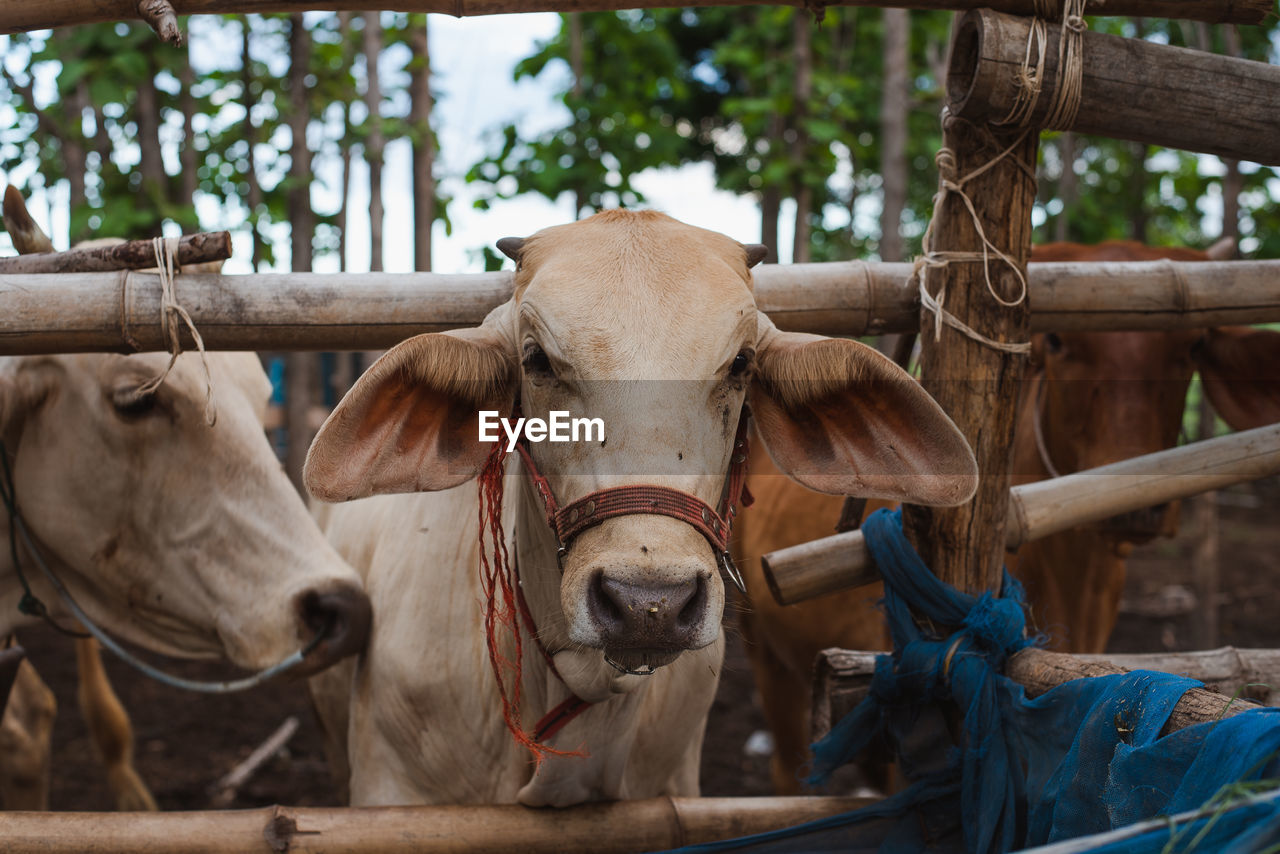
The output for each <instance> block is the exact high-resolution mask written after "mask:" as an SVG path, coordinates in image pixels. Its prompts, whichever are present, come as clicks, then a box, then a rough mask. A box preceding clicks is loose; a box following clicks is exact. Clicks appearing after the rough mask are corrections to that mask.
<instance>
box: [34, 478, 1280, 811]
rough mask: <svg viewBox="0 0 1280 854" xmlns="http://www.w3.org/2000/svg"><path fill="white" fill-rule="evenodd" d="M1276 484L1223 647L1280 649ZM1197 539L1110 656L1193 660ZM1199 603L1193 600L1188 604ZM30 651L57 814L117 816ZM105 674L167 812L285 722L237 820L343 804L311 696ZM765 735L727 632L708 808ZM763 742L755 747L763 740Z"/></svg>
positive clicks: (59, 647)
mask: <svg viewBox="0 0 1280 854" xmlns="http://www.w3.org/2000/svg"><path fill="white" fill-rule="evenodd" d="M1277 506H1280V481H1275V480H1272V481H1264V482H1260V483H1258V484H1253V485H1247V486H1243V487H1238V488H1233V489H1232V490H1230V491H1228V492H1225V493H1221V494H1220V498H1219V500H1218V507H1219V511H1220V519H1221V522H1220V565H1221V573H1222V577H1221V585H1220V592H1219V594H1218V597H1217V603H1216V604H1217V607H1218V613H1219V617H1220V636H1219V640H1218V643H1219V644H1233V645H1235V646H1243V647H1280V619H1277V615H1278V614H1280V526H1277V525H1276V524H1275V519H1276V515H1275V508H1276V507H1277ZM1196 537H1197V532H1196V531H1194V530H1193V529H1192V525H1190V524H1189V521H1188V515H1187V514H1186V513H1184V516H1183V525H1182V532H1181V533H1180V534H1179V536H1178V538H1176V539H1174V540H1163V541H1158V542H1155V543H1152V544H1149V545H1147V546H1144V547H1142V548H1140V549H1138V550H1137V551H1135V553H1134V556H1133V558H1132V559H1131V561H1130V571H1129V578H1128V581H1127V585H1126V592H1125V602H1126V609H1127V610H1126V613H1123V614H1122V616H1121V621H1120V624H1119V626H1118V627H1117V629H1116V632H1115V634H1114V636H1113V639H1112V649H1113V650H1115V651H1123V652H1152V651H1159V650H1164V649H1190V648H1192V647H1191V646H1190V645H1189V644H1190V639H1191V618H1190V609H1194V608H1196V607H1199V605H1198V603H1196V602H1195V601H1194V596H1193V595H1192V594H1190V592H1189V591H1190V589H1191V586H1190V577H1191V576H1190V568H1189V562H1188V556H1189V554H1190V550H1191V547H1192V546H1193V544H1194V543H1195V541H1196ZM1189 596H1190V597H1191V598H1189ZM21 641H22V643H23V645H24V646H26V648H27V650H28V651H29V653H30V657H31V659H32V661H33V662H34V663H35V665H36V666H37V668H38V669H39V671H40V672H41V674H42V675H43V676H44V678H45V680H46V681H48V682H49V684H50V685H51V686H52V687H53V689H54V691H55V693H56V694H57V696H58V701H59V705H60V708H59V711H58V716H57V722H56V725H55V732H54V738H55V755H54V780H53V787H52V807H53V808H54V809H57V810H106V809H110V808H111V807H112V804H111V800H110V796H109V793H108V791H107V788H106V785H105V782H104V780H103V774H102V771H101V768H100V767H99V766H98V764H97V763H96V762H95V761H94V759H93V757H92V752H91V747H90V743H89V740H88V736H87V733H86V731H85V726H84V723H83V722H82V721H81V719H80V715H79V713H78V711H77V709H76V700H75V667H74V656H73V652H72V649H71V644H70V642H69V641H68V640H67V639H65V638H63V637H61V636H59V635H57V634H55V633H54V632H52V631H51V630H48V629H43V628H41V629H33V630H30V631H26V632H24V633H23V635H22V637H21ZM107 667H108V669H109V671H110V673H111V676H112V678H113V680H114V684H115V685H116V688H117V691H118V692H119V693H120V696H121V699H122V700H123V701H124V703H125V705H126V706H127V707H128V709H129V711H130V713H131V714H132V716H133V722H134V727H135V734H136V739H137V756H138V767H139V770H140V772H141V774H142V776H143V778H144V779H145V780H146V781H147V782H148V783H149V784H150V786H151V787H152V790H153V791H154V793H155V795H156V799H157V801H158V802H159V804H160V806H161V808H162V809H166V810H183V809H204V808H208V806H209V787H210V785H211V784H213V783H214V782H215V781H216V780H218V779H219V778H220V777H221V776H222V775H224V774H226V773H227V772H228V771H229V770H230V769H231V768H233V767H235V765H236V764H237V763H238V762H240V761H241V760H242V759H243V758H244V757H245V756H247V755H248V754H249V752H250V751H251V750H252V749H253V748H254V747H255V746H256V745H258V744H259V743H260V742H261V741H262V740H263V739H265V738H266V737H267V736H268V735H270V734H271V733H272V732H273V731H274V730H275V729H276V728H277V727H278V726H279V725H280V724H281V723H282V722H283V721H284V720H285V719H286V718H287V717H289V716H290V715H295V716H297V717H298V719H299V721H300V723H301V726H300V728H299V730H298V732H297V734H296V735H295V736H294V737H293V738H292V740H291V741H290V742H289V744H288V746H287V748H286V749H285V750H284V751H282V752H281V753H279V754H277V756H276V757H275V758H274V759H273V760H271V761H270V762H269V763H268V764H267V765H266V766H265V767H264V768H263V770H262V771H261V772H260V773H259V774H258V775H257V776H255V777H254V778H253V779H252V780H251V781H250V782H249V784H248V785H246V786H245V787H244V788H243V790H242V791H241V792H240V794H239V796H238V798H237V799H236V801H235V802H234V804H233V806H234V807H253V806H263V805H268V804H272V803H279V804H290V805H298V806H303V805H315V806H319V805H334V804H336V803H337V800H336V796H335V792H334V790H333V787H332V786H331V785H330V782H329V777H328V771H327V768H326V765H325V761H324V756H323V753H322V750H321V745H320V735H319V731H318V728H317V726H316V723H315V720H314V718H313V716H312V713H311V710H310V708H309V706H308V703H307V698H306V691H305V689H304V687H303V686H302V685H300V684H297V683H285V684H280V685H275V686H269V687H267V688H263V689H259V690H257V691H254V692H251V693H249V694H240V695H233V696H224V697H220V696H209V697H206V696H196V695H192V694H188V693H185V692H181V691H177V690H174V689H170V688H166V687H164V686H162V685H159V684H156V683H154V682H152V681H150V680H148V679H145V678H143V677H139V676H137V675H135V674H134V673H133V672H132V671H130V670H127V669H125V668H124V666H123V665H121V664H119V663H118V662H117V661H115V660H114V659H111V657H110V656H108V661H107ZM173 669H174V670H176V671H177V672H180V673H183V674H185V675H189V676H204V677H210V676H214V675H220V676H225V675H226V670H225V668H222V667H218V666H216V665H208V664H198V663H185V664H184V663H175V665H174V666H173ZM763 728H764V720H763V718H762V716H761V714H760V711H759V708H758V706H757V703H756V701H755V699H754V689H753V686H752V681H751V671H750V668H749V666H748V664H747V660H746V656H745V654H744V652H743V648H742V641H741V638H740V636H739V635H738V633H737V632H736V630H735V629H734V628H733V627H732V626H731V627H730V644H729V657H728V661H727V663H726V666H725V671H724V678H723V679H722V681H721V685H720V691H719V694H718V696H717V698H716V701H715V706H714V708H713V709H712V712H711V718H710V720H709V722H708V725H707V741H706V749H705V751H704V756H703V766H702V767H703V771H702V786H703V793H704V794H705V795H764V794H770V793H771V792H770V788H769V783H768V760H767V758H766V756H764V755H761V754H760V753H759V751H754V752H752V753H748V752H746V751H745V750H744V748H745V746H746V745H747V743H748V740H749V739H750V738H751V736H752V734H753V733H755V732H757V731H758V730H762V729H763ZM757 740H758V739H757Z"/></svg>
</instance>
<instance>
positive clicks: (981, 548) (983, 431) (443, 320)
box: [0, 0, 1280, 852]
mask: <svg viewBox="0 0 1280 854" xmlns="http://www.w3.org/2000/svg"><path fill="white" fill-rule="evenodd" d="M717 2H718V0H717ZM371 5H374V4H370V3H366V2H356V0H329V2H318V0H309V2H308V0H172V2H166V0H155V2H150V0H143V2H138V0H38V1H37V0H8V2H6V3H4V4H3V8H0V32H15V31H19V30H26V29H34V28H43V27H56V26H64V25H70V24H73V23H83V22H89V21H99V20H119V19H128V18H136V17H141V18H143V19H145V20H147V21H148V22H149V23H151V24H152V25H153V26H154V27H155V28H156V29H157V30H158V31H159V32H160V33H161V34H162V35H163V36H165V37H166V38H171V39H172V38H177V37H180V33H179V31H178V29H177V23H176V20H175V18H174V14H175V13H177V14H189V13H229V12H276V11H289V10H294V11H296V10H300V9H304V8H325V9H356V8H367V7H370V6H371ZM389 5H390V6H391V7H393V8H395V9H397V10H403V11H418V12H421V11H429V12H440V13H445V14H453V15H458V16H464V15H482V14H496V13H500V12H519V11H582V10H601V9H615V8H627V7H629V6H631V5H632V4H630V3H627V2H614V0H581V2H568V1H567V0H564V1H563V2H557V0H476V2H467V0H456V2H455V0H448V2H444V0H442V2H434V0H398V2H393V3H390V4H389ZM795 5H800V6H803V7H804V8H814V7H815V4H812V3H809V2H805V3H798V2H797V3H796V4H795ZM823 5H827V4H824V3H818V4H816V7H817V8H818V9H821V7H822V6H823ZM830 5H880V4H879V3H875V4H872V3H865V4H864V3H858V2H853V3H834V4H830ZM891 5H895V6H905V7H908V8H931V9H933V8H946V9H952V10H957V11H960V12H963V13H964V14H963V15H961V16H958V18H957V21H956V24H955V27H954V31H953V45H952V54H951V58H950V65H949V74H948V82H947V94H948V100H949V104H948V107H947V108H946V110H945V111H944V115H943V140H944V141H943V150H942V152H940V154H939V158H938V165H939V168H940V173H941V186H940V190H939V198H938V201H937V204H936V207H935V211H934V219H933V222H932V224H931V225H930V230H929V232H928V233H927V235H926V244H925V247H924V249H925V253H924V255H923V256H922V258H921V259H920V261H919V262H917V264H916V265H914V266H913V265H907V264H874V263H863V262H846V263H835V264H811V265H794V266H776V267H768V266H767V267H763V268H759V269H758V270H757V271H756V273H755V281H756V293H757V302H758V305H759V307H760V309H761V310H763V311H765V312H766V313H768V314H769V315H770V316H771V317H772V318H773V319H774V320H775V322H776V323H777V324H778V326H779V327H780V328H784V329H788V330H795V331H807V332H819V333H824V334H837V335H863V334H878V333H885V332H908V331H912V332H914V331H917V330H918V331H919V332H920V339H921V342H922V355H921V381H922V383H923V384H924V387H925V388H926V389H927V390H928V391H929V392H930V393H931V394H932V395H933V397H934V398H935V399H936V400H937V401H938V402H939V403H940V404H941V405H942V407H943V409H944V410H945V411H946V412H947V414H948V415H949V416H950V417H951V418H952V419H953V420H954V421H955V423H956V424H957V425H958V426H959V427H960V429H961V431H962V432H963V433H964V434H965V436H966V437H967V439H968V440H969V442H970V444H971V445H972V448H973V450H974V453H975V455H976V457H977V460H978V464H979V470H980V471H981V472H982V475H983V477H982V479H981V482H980V484H979V487H978V493H977V495H976V496H975V497H974V498H973V500H971V501H970V502H969V503H967V504H965V505H962V506H960V507H955V508H923V507H913V506H909V507H906V508H904V510H903V530H904V532H905V535H906V539H907V540H908V541H909V542H910V545H911V546H913V547H914V549H915V551H916V552H917V553H918V554H919V555H920V557H921V559H922V560H923V562H924V564H926V565H927V566H928V567H930V568H931V569H932V571H933V572H934V573H935V574H936V576H937V578H938V579H939V580H940V581H942V582H945V583H947V584H949V585H951V586H953V587H954V588H956V589H958V590H959V591H960V592H961V593H966V594H974V595H976V594H980V593H983V592H984V591H998V590H1000V588H1001V586H1002V565H1003V558H1004V552H1005V549H1006V548H1007V547H1010V546H1013V545H1016V544H1018V543H1021V542H1023V541H1025V540H1028V539H1032V538H1035V537H1039V536H1044V535H1046V534H1048V533H1051V532H1053V531H1056V530H1061V529H1063V528H1067V527H1070V526H1073V525H1077V524H1084V523H1087V522H1090V521H1093V520H1097V519H1101V518H1105V517H1107V516H1111V515H1115V514H1117V513H1121V512H1126V511H1129V510H1133V509H1138V508H1141V507H1146V506H1150V505H1151V504H1155V503H1160V502H1163V501H1167V500H1170V499H1172V498H1176V497H1180V496H1186V495H1190V494H1194V493H1197V492H1202V491H1206V490H1211V489H1218V488H1221V487H1222V486H1225V485H1227V484H1230V483H1234V482H1239V481H1242V480H1247V479H1252V478H1259V477H1264V476H1267V475H1273V474H1276V473H1280V425H1273V426H1271V427H1264V428H1260V429H1257V430H1253V431H1249V432H1246V433H1241V434H1237V435H1234V436H1230V437H1225V438H1220V439H1215V440H1211V441H1207V442H1203V443H1197V444H1193V445H1190V446H1187V447H1184V448H1180V449H1176V450H1171V451H1167V452H1163V453H1161V454H1156V455H1152V456H1150V457H1145V458H1139V459H1136V460H1131V461H1128V462H1125V463H1119V464H1115V465H1113V466H1108V467H1105V468H1104V469H1101V470H1096V471H1091V472H1082V473H1077V474H1075V475H1070V476H1067V477H1063V478H1059V479H1056V480H1052V481H1045V482H1041V483H1037V484H1034V485H1030V486H1024V487H1019V488H1017V489H1013V490H1011V489H1010V476H1009V463H1010V459H1011V442H1012V438H1013V432H1014V420H1015V407H1016V402H1017V398H1018V386H1019V383H1020V381H1021V379H1022V375H1023V370H1024V364H1025V362H1026V351H1027V349H1028V345H1027V344H1026V342H1027V341H1028V340H1029V336H1030V334H1031V333H1032V332H1033V331H1051V330H1052V331H1061V330H1138V329H1171V328H1191V327H1200V326H1208V325H1212V324H1219V323H1265V322H1278V321H1280V287H1277V286H1276V284H1275V283H1276V282H1277V281H1280V261H1255V262H1244V261H1241V262H1221V263H1213V262H1211V263H1194V264H1187V263H1178V262H1171V261H1161V262H1130V263H1060V264H1044V265H1037V266H1036V267H1034V268H1032V269H1031V270H1030V271H1028V267H1027V258H1028V254H1029V250H1030V242H1031V228H1032V226H1031V212H1032V205H1033V203H1034V200H1035V197H1036V179H1035V165H1036V154H1037V146H1038V134H1039V130H1040V129H1041V128H1045V129H1059V130H1069V129H1073V128H1074V129H1079V130H1081V131H1087V132H1089V133H1095V134H1102V135H1107V136H1112V137H1116V138H1121V139H1132V140H1140V141H1144V142H1150V143H1157V144H1161V145H1166V146H1170V147H1178V148H1185V149H1187V150H1191V151H1199V152H1206V153H1212V154H1218V155H1223V156H1230V157H1237V158H1241V159H1246V160H1253V161H1258V162H1262V163H1267V164H1276V163H1280V132H1278V131H1280V68H1275V67H1271V66H1267V65H1263V64H1260V63H1255V62H1249V61H1245V60H1237V59H1229V58H1223V57H1217V56H1212V55H1209V54H1205V53H1201V52H1196V51H1191V50H1184V49H1179V48H1174V47H1168V46H1161V45H1155V44H1150V43H1146V42H1141V41H1135V40H1127V39H1121V38H1115V37H1110V36H1103V35H1095V34H1092V33H1088V32H1085V31H1084V29H1083V27H1082V26H1081V16H1082V15H1084V14H1087V13H1091V12H1101V11H1104V6H1105V12H1106V13H1107V14H1111V15H1134V16H1161V17H1174V18H1184V19H1192V20H1200V21H1207V22H1232V23H1240V24H1256V23H1259V22H1260V21H1261V20H1262V19H1263V17H1264V16H1266V15H1267V14H1269V13H1270V12H1271V11H1272V4H1271V3H1270V2H1267V0H1247V2H1241V1H1240V0H1107V2H1106V3H1105V4H1104V3H1102V2H1094V0H1089V2H1085V0H1067V2H1066V3H1065V7H1061V6H1059V5H1058V4H1056V3H1053V2H1046V0H997V2H991V3H982V2H979V0H916V2H902V3H894V4H891ZM979 6H984V7H987V8H978V7H979ZM966 10H967V11H966ZM1175 113H1176V115H1175ZM510 291H511V279H510V274H507V273H491V274H478V275H440V274H405V275H386V274H368V275H363V274H361V275H351V274H348V275H311V274H292V275H255V276H217V275H183V276H180V277H179V278H178V279H177V281H176V285H175V291H174V294H173V295H172V299H174V300H176V302H178V303H180V304H181V305H182V306H183V307H184V308H185V309H186V311H187V312H189V314H190V316H191V318H192V320H193V322H194V327H195V328H196V329H198V330H199V332H200V334H201V335H202V336H203V344H204V346H205V347H207V348H209V349H226V350H273V351H282V350H286V351H287V350H345V349H361V350H369V349H377V348H382V347H387V346H390V345H392V344H394V343H397V342H399V341H401V340H403V339H404V338H406V337H408V336H410V335H415V334H418V333H422V332H430V331H442V330H445V329H451V328H456V327H459V326H466V325H473V324H476V323H478V322H479V321H480V320H481V319H482V318H483V317H484V315H485V314H486V313H487V312H488V311H489V310H490V309H492V308H493V307H494V306H496V305H498V304H500V303H501V302H503V301H504V300H506V299H507V297H508V296H509V295H510ZM1024 296H1025V298H1023V297H1024ZM169 305H171V302H169V301H167V300H166V299H165V298H164V297H162V293H161V288H160V282H159V277H158V276H156V275H153V274H149V273H139V272H130V271H120V272H64V273H56V274H39V273H27V272H16V271H15V272H10V271H7V270H4V269H3V268H0V306H3V308H4V312H3V316H2V317H0V353H3V354H37V353H65V352H77V351H79V352H87V351H114V352H126V353H128V352H137V351H145V350H164V349H167V348H168V346H169V341H168V338H167V335H168V334H169V333H167V332H166V331H165V328H164V324H163V323H162V322H161V323H158V322H157V319H158V318H162V317H163V316H164V315H165V314H166V312H167V310H168V308H167V307H168V306H169ZM1032 305H1034V307H1035V311H1034V312H1032V310H1031V306H1032ZM181 335H182V339H181V346H182V347H183V348H186V349H189V348H192V347H193V346H194V344H195V342H194V341H193V340H192V339H191V338H190V335H189V333H187V332H186V331H183V332H182V333H181ZM1259 379H1260V378H1259ZM767 564H768V566H769V568H770V570H771V572H772V581H771V583H772V586H773V589H774V592H775V595H776V597H777V598H778V600H779V601H780V602H784V603H789V602H796V601H801V600H803V599H805V598H809V597H812V596H818V595H822V594H823V593H827V592H831V591H834V590H839V589H843V588H846V587H850V586H854V585H858V584H864V583H868V582H870V581H874V580H878V578H879V577H880V573H879V569H878V567H877V565H876V563H875V561H874V560H872V559H871V558H870V557H869V554H868V549H867V540H866V538H865V537H864V535H863V533H862V532H861V531H854V532H848V533H844V534H838V535H836V536H833V537H828V538H826V539H824V540H821V541H818V542H814V543H809V544H807V545H803V546H799V547H796V548H792V549H787V550H784V551H781V552H777V553H774V554H773V555H770V556H768V560H767ZM1206 655H1207V654H1206ZM1220 658H1221V656H1219V658H1218V659H1207V658H1205V656H1201V657H1199V658H1197V657H1195V656H1184V657H1181V658H1175V659H1171V660H1161V661H1155V662H1151V661H1146V660H1142V661H1134V660H1128V661H1124V662H1122V663H1123V664H1124V665H1125V666H1145V667H1152V668H1173V669H1176V670H1178V671H1180V672H1186V673H1190V674H1191V675H1193V676H1196V675H1198V674H1201V673H1203V674H1205V677H1206V681H1210V682H1212V680H1211V679H1210V678H1209V677H1214V678H1218V679H1219V682H1225V681H1226V680H1227V677H1221V676H1220V675H1216V674H1220V673H1221V672H1222V669H1223V668H1224V667H1225V668H1227V670H1228V671H1229V672H1231V673H1239V674H1241V675H1243V676H1244V677H1245V678H1248V674H1250V673H1253V672H1257V668H1259V667H1273V666H1274V659H1275V654H1268V653H1257V654H1256V655H1254V656H1253V658H1251V659H1250V660H1249V661H1244V662H1242V661H1239V660H1237V661H1234V662H1227V663H1225V664H1224V663H1223V662H1222V661H1221V660H1220ZM1259 659H1267V660H1268V661H1269V662H1271V663H1269V664H1258V660H1259ZM948 661H949V659H948ZM1232 668H1235V669H1234V670H1232ZM1250 668H1254V670H1251V669H1250ZM873 669H874V664H872V663H871V662H870V661H869V659H868V658H867V657H865V656H862V657H860V656H858V655H855V654H846V653H831V654H830V655H828V656H827V658H826V660H825V661H824V663H823V666H822V671H821V673H820V679H821V683H822V685H823V688H822V692H821V697H820V701H819V703H817V704H816V705H817V709H816V712H817V715H818V716H819V718H821V719H822V721H821V722H820V725H819V726H820V728H821V729H823V730H825V729H827V728H830V726H831V725H833V724H835V723H836V721H837V720H839V718H840V717H842V716H843V714H844V713H845V712H847V711H848V710H849V709H850V708H852V707H853V705H854V704H855V703H856V701H857V700H858V699H860V698H861V697H862V696H864V695H865V694H866V693H867V683H868V681H869V678H870V674H871V673H872V671H873ZM1116 672H1119V668H1117V667H1115V666H1114V665H1111V664H1108V663H1105V662H1099V661H1095V660H1086V659H1084V658H1076V657H1072V656H1065V655H1058V654H1053V653H1048V652H1044V651H1042V650H1037V649H1033V648H1028V649H1025V650H1023V651H1021V652H1019V653H1017V654H1016V655H1014V656H1013V657H1012V658H1011V660H1010V661H1009V663H1008V669H1007V674H1008V675H1009V676H1010V678H1012V679H1014V680H1016V681H1017V682H1019V683H1021V684H1022V685H1024V686H1026V687H1027V691H1028V694H1029V695H1035V694H1039V693H1043V692H1044V691H1047V690H1049V689H1050V688H1052V687H1054V686H1055V685H1058V684H1061V683H1063V682H1066V681H1067V680H1071V679H1075V678H1078V677H1086V676H1095V675H1102V674H1106V673H1116ZM1272 678H1274V677H1272ZM1254 707H1255V706H1254V704H1252V703H1250V702H1248V701H1241V700H1235V701H1234V702H1233V700H1232V698H1230V697H1227V696H1223V695H1220V694H1216V693H1214V692H1213V691H1210V690H1207V689H1195V690H1190V691H1186V692H1185V694H1181V698H1180V699H1178V700H1177V702H1176V707H1175V708H1174V710H1173V713H1172V716H1171V717H1170V721H1169V723H1168V724H1167V725H1166V726H1165V729H1166V730H1168V731H1172V730H1176V729H1179V728H1181V727H1185V726H1188V725H1191V724H1194V723H1197V722H1201V721H1207V720H1213V719H1215V718H1217V717H1218V716H1219V715H1222V714H1224V710H1225V714H1227V715H1235V714H1238V713H1240V712H1244V711H1246V710H1248V709H1251V708H1254ZM822 723H825V726H823V725H822ZM852 806H854V804H853V803H852V802H851V801H850V800H849V799H840V798H797V799H782V798H778V799H761V800H759V801H756V800H733V799H704V800H687V801H682V800H679V799H656V800H652V801H636V802H620V803H614V804H593V805H588V806H581V807H573V808H568V809H564V810H529V809H525V808H522V807H508V806H500V807H438V808H434V807H396V808H350V809H301V808H299V809H294V808H287V807H276V808H269V809H266V810H257V811H242V812H222V813H219V812H208V813H173V814H155V815H145V816H137V815H128V816H125V815H111V814H93V813H65V814H57V815H50V814H40V813H15V814H9V815H6V816H4V817H3V818H2V819H0V834H2V835H3V837H4V847H5V849H6V850H8V851H15V852H16V851H27V850H41V851H55V850H58V851H107V850H123V849H128V850H133V851H159V850H170V849H174V848H179V849H182V850H208V851H217V852H230V851H262V850H275V851H284V850H300V851H301V850H317V851H319V850H324V851H396V850H405V851H410V850H412V851H422V850H440V851H445V850H450V851H451V850H477V849H480V848H494V849H514V848H515V847H517V846H518V847H519V848H520V849H521V850H584V851H585V850H619V851H621V850H652V849H660V848H669V847H677V846H680V845H686V844H692V843H696V842H704V841H709V840H712V839H721V838H725V837H730V836H741V835H745V834H750V833H756V832H760V831H764V830H768V829H771V828H777V827H782V826H784V825H789V824H795V823H797V822H801V821H807V820H810V819H816V818H821V817H823V816H830V815H835V814H837V813H842V812H845V811H847V810H849V809H850V808H851V807H852ZM609 828H613V829H614V832H615V834H616V835H612V834H609V833H608V829H609ZM1072 850H1084V849H1083V848H1076V849H1072Z"/></svg>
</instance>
